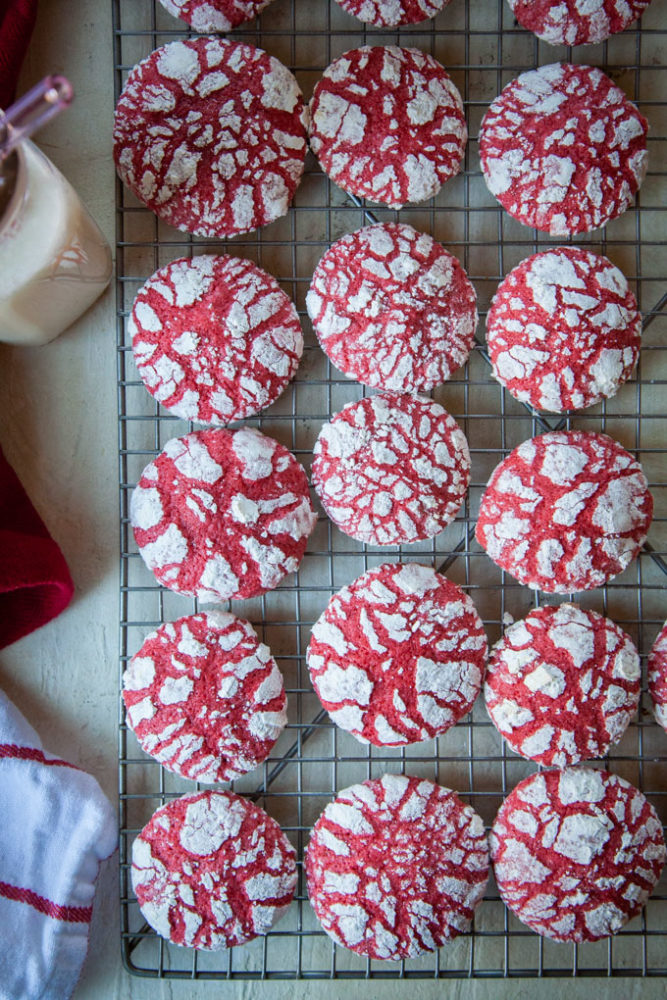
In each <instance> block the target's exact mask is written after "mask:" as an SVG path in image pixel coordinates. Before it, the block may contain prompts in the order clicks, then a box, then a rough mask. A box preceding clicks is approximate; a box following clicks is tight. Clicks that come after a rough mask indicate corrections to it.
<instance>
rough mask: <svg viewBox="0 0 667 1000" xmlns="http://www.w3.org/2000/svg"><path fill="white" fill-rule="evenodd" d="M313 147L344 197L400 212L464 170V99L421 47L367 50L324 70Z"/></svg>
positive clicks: (313, 110)
mask: <svg viewBox="0 0 667 1000" xmlns="http://www.w3.org/2000/svg"><path fill="white" fill-rule="evenodd" d="M309 138H310V148H311V149H312V151H313V153H314V154H315V156H316V157H317V159H318V160H319V162H320V166H321V167H322V169H323V170H324V172H325V173H326V174H328V175H329V177H331V179H332V180H333V181H335V182H336V184H338V186H339V187H341V188H342V189H343V190H344V191H347V192H348V193H349V194H353V195H357V196H358V197H359V198H368V199H370V200H371V201H376V202H381V203H382V204H384V205H389V206H390V208H401V207H402V206H403V205H404V204H405V202H408V201H410V202H414V201H424V200H425V199H426V198H431V197H432V196H433V195H435V194H437V192H438V191H439V190H440V188H441V187H442V185H443V184H444V183H445V181H447V180H449V178H450V177H453V176H454V175H455V174H457V173H458V172H459V170H460V169H461V161H462V159H463V153H464V150H465V144H466V142H467V139H468V132H467V129H466V124H465V117H464V114H463V102H462V101H461V95H460V94H459V92H458V90H457V89H456V87H455V86H454V84H453V83H452V81H451V80H450V78H449V76H448V74H447V72H446V71H445V69H444V67H443V66H441V65H440V63H439V62H437V61H436V60H435V59H434V58H433V56H430V55H428V54H427V53H425V52H421V51H420V50H419V49H402V48H398V47H397V46H396V45H378V46H370V45H365V46H363V47H362V48H360V49H352V50H350V51H349V52H345V53H344V54H343V55H342V56H340V57H339V58H338V59H336V60H335V61H334V62H333V63H331V65H330V66H329V67H328V68H327V69H326V70H325V71H324V75H323V76H322V77H321V79H320V80H319V81H318V83H317V84H316V86H315V90H314V92H313V97H312V100H311V102H310V126H309Z"/></svg>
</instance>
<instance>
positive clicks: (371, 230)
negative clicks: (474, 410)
mask: <svg viewBox="0 0 667 1000" xmlns="http://www.w3.org/2000/svg"><path fill="white" fill-rule="evenodd" d="M476 302H477V299H476V295H475V290H474V288H473V286H472V284H471V282H470V280H469V279H468V276H467V274H466V273H465V271H464V270H463V268H462V267H461V265H460V264H459V262H458V260H457V259H456V257H454V256H453V255H452V254H450V253H448V252H447V251H446V250H445V249H444V247H441V246H440V244H439V243H436V242H435V240H433V239H431V237H430V236H427V235H426V233H419V232H417V230H416V229H413V228H412V226H407V225H405V224H402V223H394V222H386V223H379V224H378V225H375V226H366V227H365V228H364V229H360V230H358V231H357V232H356V233H350V234H349V235H347V236H343V237H342V239H340V240H337V241H336V243H334V244H333V246H332V247H330V249H329V250H327V252H326V253H325V255H324V257H323V258H322V260H321V261H320V262H319V264H318V265H317V268H316V269H315V274H314V275H313V280H312V282H311V285H310V290H309V292H308V294H307V296H306V307H307V309H308V314H309V316H310V318H311V320H312V322H313V327H314V329H315V333H316V334H317V336H318V339H319V341H320V344H321V345H322V349H323V351H324V352H325V353H326V354H327V355H328V357H329V358H330V359H331V361H332V362H333V363H334V364H335V365H336V367H337V368H338V369H340V371H342V372H343V374H344V375H347V377H348V378H353V379H356V380H357V381H358V382H363V383H364V385H370V386H373V387H374V388H376V389H385V390H387V391H389V392H426V391H427V390H429V389H432V388H433V387H434V386H436V385H440V383H442V382H445V381H446V380H447V379H448V378H449V377H450V376H451V375H452V373H453V372H455V371H456V369H457V368H459V367H460V366H461V365H462V364H464V362H465V361H466V360H467V358H468V355H469V353H470V348H471V347H472V343H473V337H474V334H475V329H476V327H477V308H476Z"/></svg>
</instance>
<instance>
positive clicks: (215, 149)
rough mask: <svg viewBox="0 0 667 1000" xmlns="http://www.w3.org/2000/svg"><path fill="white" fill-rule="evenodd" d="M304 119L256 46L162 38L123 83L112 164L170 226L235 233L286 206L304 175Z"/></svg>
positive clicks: (292, 83) (296, 93)
mask: <svg viewBox="0 0 667 1000" xmlns="http://www.w3.org/2000/svg"><path fill="white" fill-rule="evenodd" d="M305 118H306V115H305V109H304V106H303V99H302V94H301V91H300V90H299V86H298V84H297V82H296V80H295V79H294V77H293V76H292V74H291V73H290V71H289V70H288V69H286V68H285V66H283V65H282V63H280V62H278V60H277V59H274V57H273V56H270V55H268V54H267V53H266V52H263V51H262V50H261V49H256V48H255V47H254V45H248V44H246V43H245V42H236V41H234V42H232V41H229V40H227V39H225V38H187V39H183V40H179V41H175V42H170V43H169V44H168V45H164V46H163V47H162V48H160V49H156V50H155V52H151V54H150V55H149V56H148V57H147V58H146V59H144V60H143V61H142V62H140V63H139V64H138V65H137V66H135V67H134V69H132V70H131V71H130V74H129V76H128V78H127V81H126V83H125V86H124V87H123V91H122V93H121V95H120V98H119V99H118V104H117V105H116V117H115V126H114V159H115V161H116V168H117V170H118V173H119V175H120V177H121V180H123V181H124V183H125V184H127V186H128V187H129V188H130V190H131V191H132V192H133V193H134V194H135V195H136V196H137V198H139V199H140V200H141V201H143V202H144V203H145V204H146V205H147V206H148V207H149V208H150V209H151V210H152V211H153V212H155V213H156V215H158V216H159V217H160V218H161V219H163V220H164V221H165V222H166V223H168V224H169V225H170V226H175V227H176V229H181V230H183V231H184V232H186V233H194V234H196V235H197V236H236V235H237V234H238V233H247V232H250V231H251V230H252V229H257V227H258V226H264V225H267V223H269V222H273V221H274V220H275V219H278V218H280V216H282V215H285V213H286V212H287V209H288V208H289V205H290V202H291V200H292V197H293V195H294V192H295V190H296V188H297V185H298V183H299V180H300V179H301V174H302V173H303V167H304V161H305V157H306V127H305Z"/></svg>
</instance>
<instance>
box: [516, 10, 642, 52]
mask: <svg viewBox="0 0 667 1000" xmlns="http://www.w3.org/2000/svg"><path fill="white" fill-rule="evenodd" d="M508 2H509V5H510V8H511V10H512V13H513V14H514V16H515V17H516V19H517V21H518V22H519V24H520V25H521V26H522V27H524V28H527V29H528V31H532V32H534V33H535V34H536V35H537V37H538V38H541V39H542V40H543V41H545V42H549V43H550V44H551V45H594V44H595V43H597V42H604V41H605V40H606V39H607V38H609V37H610V36H611V35H615V34H617V33H618V32H619V31H625V29H626V28H627V26H628V25H629V24H632V22H633V21H635V20H636V19H637V18H638V17H639V16H640V15H641V14H642V13H643V11H645V10H646V8H647V7H648V5H649V3H650V2H651V0H585V2H582V0H508Z"/></svg>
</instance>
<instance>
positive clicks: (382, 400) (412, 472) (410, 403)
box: [312, 395, 470, 545]
mask: <svg viewBox="0 0 667 1000" xmlns="http://www.w3.org/2000/svg"><path fill="white" fill-rule="evenodd" d="M469 479H470V454H469V452H468V442H467V441H466V439H465V435H464V433H463V431H462V430H461V428H460V427H459V425H458V424H457V423H456V421H455V420H454V418H453V417H450V415H449V414H448V413H447V412H446V410H444V409H443V408H442V406H440V405H439V404H438V403H434V402H433V400H431V399H424V398H422V397H419V396H381V395H378V396H371V397H369V398H367V399H360V400H358V401H357V402H353V403H348V404H347V406H344V407H343V409H342V410H341V411H340V413H337V414H336V416H335V417H333V419H332V420H331V421H329V423H326V424H325V425H324V426H323V428H322V430H321V431H320V436H319V437H318V439H317V441H316V443H315V448H314V449H313V466H312V480H313V486H314V488H315V490H316V491H317V494H318V496H319V498H320V500H321V501H322V506H323V507H324V509H325V510H326V512H327V514H328V515H329V517H330V518H331V520H332V521H333V522H334V524H335V525H337V526H338V527H339V528H340V530H341V531H344V532H345V534H346V535H350V536H351V537H352V538H356V539H357V540H358V541H360V542H369V543H371V544H373V545H398V544H401V543H404V542H418V541H422V540H423V539H425V538H432V537H433V536H434V535H437V534H438V533H439V532H440V531H442V529H443V528H444V527H446V526H447V525H448V524H449V523H450V521H452V520H453V519H454V517H455V516H456V512H457V511H458V509H459V508H460V506H461V504H462V503H463V500H464V498H465V494H466V490H467V488H468V481H469Z"/></svg>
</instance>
